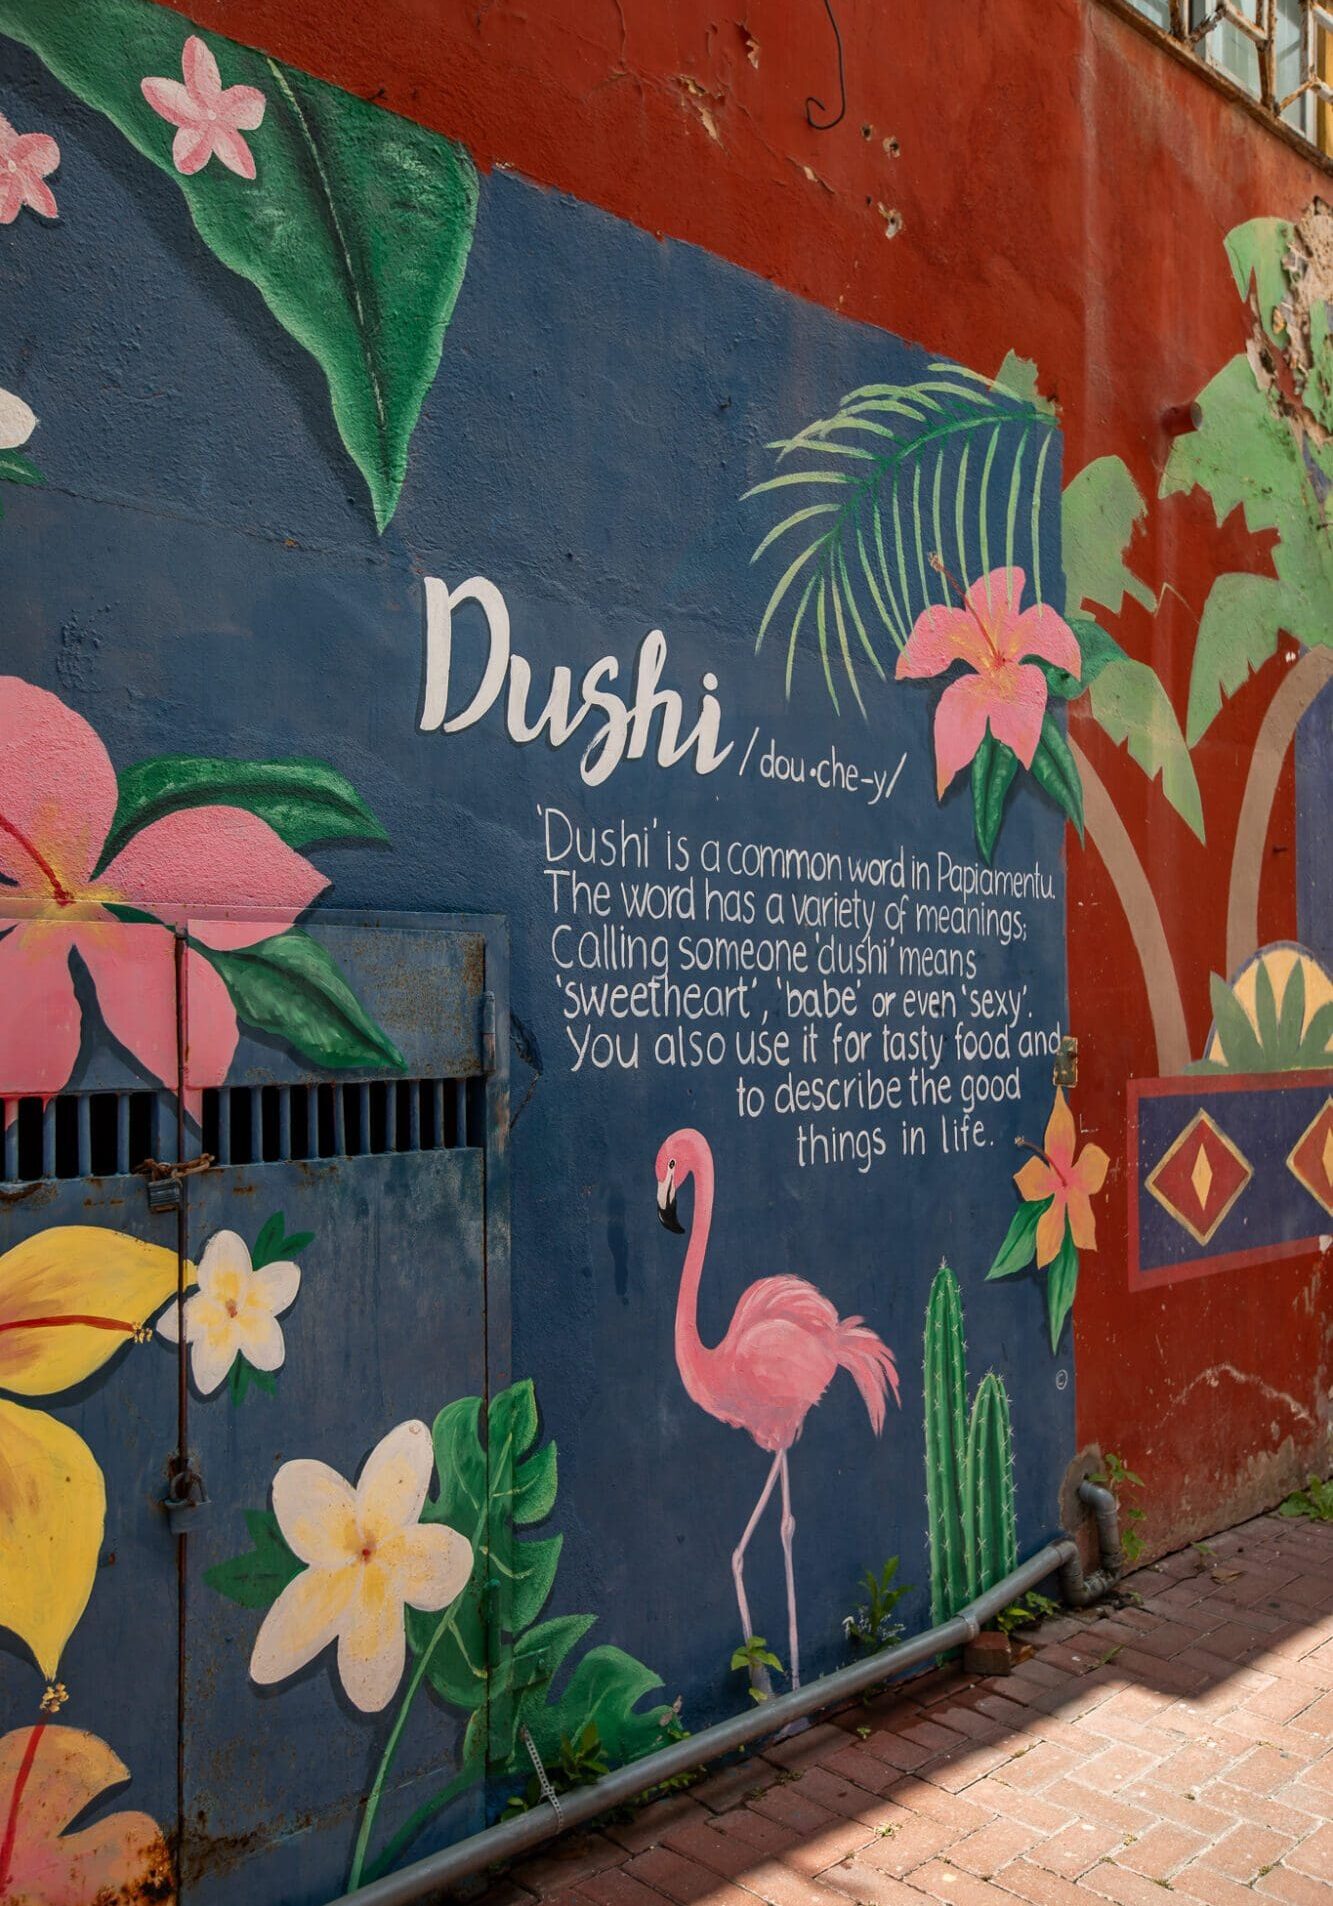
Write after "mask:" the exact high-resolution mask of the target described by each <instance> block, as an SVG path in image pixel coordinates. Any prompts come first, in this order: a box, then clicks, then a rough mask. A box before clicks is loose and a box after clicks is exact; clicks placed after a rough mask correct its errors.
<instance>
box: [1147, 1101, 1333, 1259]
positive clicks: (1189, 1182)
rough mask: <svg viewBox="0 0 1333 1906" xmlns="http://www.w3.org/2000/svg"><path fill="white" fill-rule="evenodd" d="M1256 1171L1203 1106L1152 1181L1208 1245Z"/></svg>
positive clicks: (1168, 1207)
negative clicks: (1202, 1109) (1203, 1109)
mask: <svg viewBox="0 0 1333 1906" xmlns="http://www.w3.org/2000/svg"><path fill="white" fill-rule="evenodd" d="M1302 1142H1304V1141H1302ZM1293 1169H1294V1167H1293ZM1253 1176H1254V1172H1253V1170H1252V1168H1251V1166H1250V1163H1249V1160H1248V1159H1247V1158H1246V1157H1245V1155H1244V1153H1243V1152H1242V1151H1241V1150H1240V1148H1239V1147H1238V1146H1237V1145H1236V1144H1235V1143H1234V1142H1233V1141H1232V1140H1231V1139H1229V1138H1228V1137H1227V1135H1226V1133H1225V1132H1224V1131H1222V1129H1221V1127H1220V1126H1218V1125H1217V1124H1216V1123H1215V1122H1214V1120H1213V1119H1212V1118H1211V1117H1210V1116H1209V1114H1208V1113H1207V1112H1204V1111H1198V1112H1196V1113H1195V1114H1194V1117H1193V1118H1192V1119H1191V1120H1190V1122H1189V1124H1188V1125H1187V1126H1186V1127H1185V1129H1184V1130H1183V1131H1182V1132H1181V1133H1180V1135H1179V1137H1178V1138H1177V1139H1175V1141H1174V1142H1173V1143H1172V1144H1171V1145H1170V1146H1169V1147H1168V1149H1167V1150H1166V1152H1165V1153H1164V1154H1163V1155H1162V1157H1161V1158H1160V1159H1159V1160H1158V1162H1157V1164H1156V1165H1155V1166H1154V1167H1153V1169H1152V1171H1151V1172H1150V1173H1149V1174H1148V1181H1147V1182H1148V1189H1149V1191H1150V1192H1151V1193H1152V1195H1153V1197H1154V1198H1156V1200H1157V1202H1158V1204H1159V1205H1161V1207H1162V1209H1163V1210H1164V1211H1167V1212H1169V1213H1170V1215H1171V1216H1172V1217H1173V1218H1174V1219H1175V1221H1176V1223H1177V1224H1179V1225H1181V1226H1183V1228H1184V1229H1185V1230H1186V1231H1188V1232H1189V1234H1190V1236H1191V1237H1192V1238H1193V1239H1194V1240H1195V1242H1196V1243H1198V1244H1207V1242H1208V1240H1209V1239H1210V1238H1211V1237H1212V1235H1213V1233H1214V1232H1215V1231H1216V1230H1217V1228H1218V1226H1219V1225H1220V1224H1221V1222H1222V1220H1223V1219H1224V1218H1225V1217H1226V1215H1227V1213H1228V1211H1230V1209H1231V1207H1232V1206H1233V1205H1234V1204H1235V1202H1236V1200H1237V1198H1239V1196H1240V1194H1241V1193H1242V1191H1244V1189H1245V1187H1246V1185H1248V1184H1249V1182H1250V1180H1251V1178H1252V1177H1253Z"/></svg>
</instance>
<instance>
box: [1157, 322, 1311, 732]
mask: <svg viewBox="0 0 1333 1906" xmlns="http://www.w3.org/2000/svg"><path fill="white" fill-rule="evenodd" d="M1199 407H1200V411H1201V422H1200V425H1199V428H1198V429H1197V430H1195V431H1190V432H1188V433H1187V434H1186V435H1185V436H1183V437H1177V438H1176V440H1175V442H1174V443H1173V445H1172V446H1171V454H1170V456H1169V457H1168V458H1167V463H1166V468H1165V470H1164V471H1163V473H1162V485H1161V493H1162V495H1163V496H1170V495H1173V494H1174V493H1176V492H1178V491H1185V490H1190V489H1193V488H1194V487H1195V486H1196V485H1197V486H1198V487H1201V488H1202V489H1204V490H1206V491H1207V492H1208V494H1209V496H1210V497H1211V498H1212V501H1213V510H1214V513H1215V515H1216V517H1217V520H1218V522H1219V523H1222V522H1224V521H1225V520H1226V518H1227V517H1228V516H1229V515H1230V514H1231V512H1232V510H1234V509H1237V508H1240V509H1243V510H1244V513H1245V521H1246V524H1247V525H1248V527H1249V528H1250V529H1251V530H1254V531H1262V530H1276V531H1277V532H1278V537H1279V540H1278V542H1277V544H1276V545H1275V546H1274V549H1273V554H1272V562H1273V568H1274V570H1275V571H1276V575H1275V576H1273V577H1269V576H1261V575H1252V574H1248V573H1247V574H1236V573H1226V574H1223V575H1221V576H1218V577H1217V578H1216V580H1215V581H1214V583H1213V586H1212V588H1211V590H1210V591H1209V594H1208V600H1207V602H1206V603H1205V604H1204V611H1203V618H1202V620H1201V622H1200V626H1199V639H1198V642H1197V644H1196V646H1195V651H1194V665H1193V669H1192V672H1191V676H1190V695H1189V712H1188V720H1187V724H1186V733H1187V736H1188V739H1189V743H1190V746H1191V747H1193V746H1194V744H1195V742H1197V741H1198V739H1199V737H1200V736H1201V735H1202V734H1204V733H1205V732H1206V730H1207V729H1208V727H1209V726H1210V724H1211V723H1212V721H1213V720H1214V718H1215V717H1216V715H1217V714H1218V712H1219V711H1220V709H1221V706H1222V701H1223V698H1224V697H1225V696H1228V695H1232V694H1234V693H1235V692H1236V690H1237V689H1238V688H1239V687H1241V685H1242V684H1243V683H1244V681H1245V680H1246V678H1247V676H1248V675H1249V674H1250V672H1251V671H1252V670H1254V669H1257V668H1259V667H1260V666H1261V665H1262V664H1263V663H1264V662H1265V661H1267V660H1268V658H1269V657H1270V656H1271V655H1272V654H1273V653H1274V651H1275V649H1276V647H1277V640H1278V635H1279V633H1280V632H1281V631H1283V630H1285V631H1286V633H1287V634H1288V635H1292V636H1294V637H1295V638H1296V640H1297V641H1299V642H1304V643H1307V644H1309V645H1310V646H1316V645H1327V644H1329V643H1333V617H1330V615H1329V611H1328V605H1329V602H1330V600H1333V536H1330V535H1329V532H1328V525H1327V523H1326V522H1325V521H1324V520H1323V516H1322V512H1321V510H1320V508H1319V505H1318V502H1317V499H1316V494H1315V485H1314V482H1313V481H1312V480H1311V477H1310V475H1309V474H1308V473H1307V469H1306V462H1305V459H1306V458H1307V457H1308V458H1310V459H1311V460H1312V462H1313V464H1314V465H1315V466H1316V467H1317V470H1318V474H1319V478H1320V482H1321V483H1327V482H1328V481H1330V480H1333V451H1330V450H1329V448H1328V447H1326V446H1325V447H1321V446H1319V445H1317V444H1315V443H1313V442H1312V441H1311V440H1310V439H1309V438H1308V437H1306V438H1305V439H1304V442H1303V444H1302V443H1300V442H1298V440H1297V435H1296V432H1295V431H1294V430H1293V428H1292V427H1291V426H1290V425H1289V424H1288V423H1287V422H1286V421H1285V420H1284V419H1283V418H1281V417H1279V416H1278V415H1277V414H1276V413H1275V412H1274V410H1273V409H1272V407H1271V406H1270V404H1269V402H1268V399H1267V397H1266V396H1265V394H1264V392H1263V391H1261V390H1260V388H1259V386H1258V384H1257V383H1256V382H1255V378H1254V373H1253V370H1252V369H1251V366H1250V362H1249V359H1248V358H1246V357H1243V356H1238V357H1234V358H1232V360H1231V362H1230V363H1229V364H1226V365H1224V366H1223V368H1222V369H1221V370H1220V371H1219V372H1218V374H1217V376H1216V377H1215V378H1213V380H1212V382H1211V383H1210V384H1209V385H1208V386H1207V388H1206V389H1205V390H1204V391H1203V392H1202V393H1201V395H1200V397H1199Z"/></svg>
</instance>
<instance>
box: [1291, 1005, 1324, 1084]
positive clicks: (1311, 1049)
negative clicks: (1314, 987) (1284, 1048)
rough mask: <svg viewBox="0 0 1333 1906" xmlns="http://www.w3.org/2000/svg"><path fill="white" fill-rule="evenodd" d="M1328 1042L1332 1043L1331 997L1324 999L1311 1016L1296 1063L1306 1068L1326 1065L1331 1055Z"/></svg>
mask: <svg viewBox="0 0 1333 1906" xmlns="http://www.w3.org/2000/svg"><path fill="white" fill-rule="evenodd" d="M1330 1044H1333V999H1330V1000H1326V1001H1325V1002H1324V1004H1323V1005H1322V1006H1320V1007H1319V1008H1318V1009H1317V1010H1316V1011H1315V1012H1314V1014H1313V1015H1312V1016H1311V1019H1310V1023H1309V1025H1308V1026H1307V1027H1306V1029H1305V1037H1304V1039H1302V1041H1301V1044H1300V1051H1299V1053H1298V1055H1297V1058H1296V1064H1297V1065H1299V1066H1301V1067H1303V1068H1306V1069H1310V1068H1313V1067H1316V1066H1318V1067H1322V1066H1326V1065H1327V1064H1328V1062H1329V1059H1330V1057H1333V1054H1331V1053H1330V1051H1329V1046H1330Z"/></svg>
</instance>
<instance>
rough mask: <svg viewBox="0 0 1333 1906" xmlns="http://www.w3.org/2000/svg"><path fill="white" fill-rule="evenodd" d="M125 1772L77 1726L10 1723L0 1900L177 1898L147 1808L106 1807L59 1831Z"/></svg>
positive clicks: (5, 1741)
mask: <svg viewBox="0 0 1333 1906" xmlns="http://www.w3.org/2000/svg"><path fill="white" fill-rule="evenodd" d="M129 1777H130V1770H129V1768H128V1767H126V1765H125V1763H124V1761H122V1760H121V1758H120V1756H119V1755H118V1754H113V1753H112V1751H111V1749H110V1748H109V1747H108V1746H107V1744H106V1742H105V1741H99V1740H98V1738H97V1736H96V1735H95V1734H86V1733H84V1732H83V1730H82V1729H81V1728H77V1727H52V1726H51V1725H49V1724H43V1723H41V1722H39V1723H38V1724H37V1725H36V1726H35V1727H20V1728H16V1729H15V1730H14V1732H13V1733H12V1734H6V1735H5V1736H4V1737H3V1738H2V1739H0V1822H3V1823H4V1831H3V1834H0V1899H3V1900H4V1901H5V1902H6V1906H54V1903H55V1902H57V1901H62V1902H66V1903H67V1906H72V1902H74V1901H76V1900H84V1901H96V1900H106V1901H111V1900H127V1901H128V1900H132V1899H141V1900H150V1899H151V1900H154V1901H157V1902H159V1906H170V1902H171V1901H173V1900H174V1899H175V1897H176V1888H175V1883H174V1880H173V1877H172V1872H171V1860H170V1856H169V1855H168V1853H167V1847H166V1842H165V1840H164V1839H163V1837H162V1830H161V1828H160V1827H159V1826H158V1824H157V1822H156V1821H155V1820H151V1819H150V1818H149V1817H148V1815H147V1814H146V1813H113V1814H109V1815H107V1816H106V1817H105V1818H104V1819H101V1820H98V1821H95V1822H94V1824H93V1825H92V1826H90V1827H82V1828H80V1829H79V1831H78V1832H77V1833H67V1832H64V1831H62V1829H63V1828H66V1827H68V1825H69V1823H70V1822H71V1821H72V1820H76V1819H77V1818H78V1817H79V1815H80V1814H82V1813H85V1812H86V1811H87V1809H88V1808H89V1807H90V1806H91V1805H92V1803H93V1802H94V1801H95V1800H99V1799H100V1798H101V1796H102V1795H103V1794H104V1793H106V1792H107V1790H108V1789H109V1788H111V1787H120V1786H123V1785H124V1783H125V1782H126V1781H127V1780H128V1779H129Z"/></svg>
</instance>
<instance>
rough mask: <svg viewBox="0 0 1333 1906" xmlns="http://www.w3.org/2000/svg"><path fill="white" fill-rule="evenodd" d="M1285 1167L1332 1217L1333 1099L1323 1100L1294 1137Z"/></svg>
mask: <svg viewBox="0 0 1333 1906" xmlns="http://www.w3.org/2000/svg"><path fill="white" fill-rule="evenodd" d="M1287 1170H1288V1171H1289V1172H1290V1173H1291V1174H1292V1176H1293V1177H1294V1178H1295V1179H1296V1180H1297V1182H1298V1183H1299V1184H1302V1185H1304V1186H1305V1189H1306V1190H1307V1191H1308V1192H1309V1193H1310V1196H1311V1197H1312V1198H1315V1199H1317V1200H1318V1202H1319V1203H1320V1204H1321V1205H1322V1206H1323V1208H1324V1210H1325V1211H1327V1212H1328V1213H1329V1215H1330V1216H1333V1098H1327V1099H1325V1100H1324V1103H1323V1105H1322V1106H1321V1107H1320V1109H1319V1111H1318V1112H1316V1114H1315V1116H1314V1117H1313V1118H1312V1119H1311V1120H1310V1123H1309V1124H1308V1125H1307V1126H1306V1128H1305V1130H1304V1131H1303V1132H1302V1133H1301V1135H1300V1137H1299V1138H1298V1139H1297V1140H1296V1143H1295V1145H1294V1146H1293V1147H1292V1149H1291V1152H1290V1154H1289V1155H1288V1158H1287Z"/></svg>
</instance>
